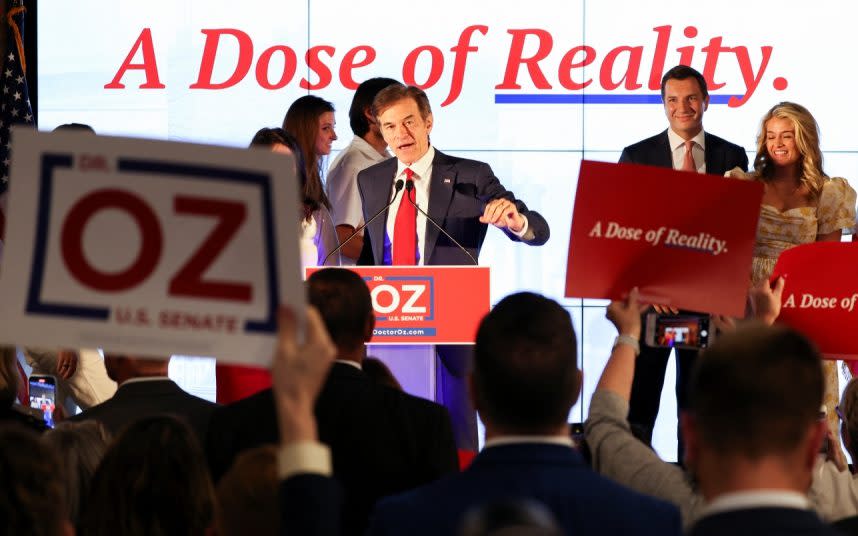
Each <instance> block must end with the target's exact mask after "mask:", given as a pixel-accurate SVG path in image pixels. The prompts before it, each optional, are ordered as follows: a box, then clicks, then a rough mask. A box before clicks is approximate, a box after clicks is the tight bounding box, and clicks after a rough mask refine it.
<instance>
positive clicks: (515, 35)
mask: <svg viewBox="0 0 858 536" xmlns="http://www.w3.org/2000/svg"><path fill="white" fill-rule="evenodd" d="M507 33H509V34H510V35H512V44H511V45H510V48H509V59H508V60H507V63H506V71H505V72H504V75H503V82H502V83H500V84H498V85H496V86H495V89H521V86H520V85H519V84H518V72H519V70H520V67H521V65H522V64H524V65H525V66H527V72H528V74H530V80H531V81H532V82H533V85H534V86H535V87H536V88H537V89H551V84H549V83H548V80H547V79H546V78H545V75H544V74H542V69H540V68H539V62H540V61H542V60H544V59H545V58H546V56H548V54H549V53H550V52H551V48H552V47H553V46H554V39H552V37H551V34H550V33H548V32H546V31H545V30H539V29H535V28H534V29H529V30H507ZM528 35H535V36H536V37H537V39H539V49H538V50H537V51H536V53H535V54H534V55H533V56H531V57H529V58H523V57H522V54H523V53H524V43H525V40H526V39H527V36H528Z"/></svg>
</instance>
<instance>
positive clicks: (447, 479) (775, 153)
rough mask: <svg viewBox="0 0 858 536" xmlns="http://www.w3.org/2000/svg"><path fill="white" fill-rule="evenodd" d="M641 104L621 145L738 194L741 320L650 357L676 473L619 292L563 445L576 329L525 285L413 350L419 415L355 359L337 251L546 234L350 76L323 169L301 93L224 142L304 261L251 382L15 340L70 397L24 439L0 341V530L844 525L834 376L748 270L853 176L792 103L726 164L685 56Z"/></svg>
mask: <svg viewBox="0 0 858 536" xmlns="http://www.w3.org/2000/svg"><path fill="white" fill-rule="evenodd" d="M661 93H662V98H663V101H664V108H665V113H666V116H667V119H668V123H669V128H668V129H667V130H665V131H664V132H662V133H660V134H658V135H656V136H653V137H652V138H648V139H646V140H643V141H641V142H639V143H636V144H633V145H630V146H628V147H626V149H625V150H624V151H623V153H622V156H621V158H620V161H621V162H632V163H638V164H647V165H653V166H661V167H665V168H673V169H676V170H682V171H686V172H689V173H710V174H718V175H725V176H727V177H732V178H735V179H739V180H751V181H759V182H761V183H762V184H763V186H764V196H763V200H762V203H763V205H762V208H761V215H760V221H759V226H758V229H757V244H756V247H755V250H754V259H753V266H750V267H749V271H748V303H749V307H748V311H747V315H746V318H742V319H734V318H727V317H723V316H713V317H712V323H713V326H716V327H717V329H718V330H719V332H720V334H719V336H718V337H717V339H716V341H715V343H714V344H712V345H711V346H710V347H708V348H707V349H706V350H704V351H703V352H701V353H700V354H699V355H698V352H697V351H691V350H687V349H684V350H678V351H677V354H676V355H677V360H678V373H677V387H676V393H677V399H678V406H679V409H680V411H681V413H680V415H679V422H680V426H679V430H678V440H679V442H680V445H681V448H680V452H681V455H680V456H681V459H680V462H679V463H669V462H667V461H664V460H662V459H661V458H660V457H659V456H658V454H657V453H656V452H655V451H654V450H653V449H652V447H651V446H650V444H649V443H650V441H651V437H652V428H653V425H654V423H655V419H656V415H657V413H658V405H659V398H660V393H661V389H662V386H663V382H664V371H665V368H666V363H667V360H668V355H669V353H670V348H662V347H650V346H648V345H646V344H645V342H644V341H643V340H642V337H641V333H642V330H643V326H644V322H645V318H646V313H648V312H652V311H653V310H655V312H657V313H659V314H671V313H677V312H678V311H675V310H672V309H671V308H670V307H668V306H664V305H661V304H647V303H641V301H640V300H639V295H638V291H637V289H635V288H633V289H629V292H628V297H627V298H626V299H625V300H622V301H614V302H612V303H611V305H610V306H609V307H608V308H607V318H608V320H609V321H610V322H611V323H612V324H613V325H614V326H615V327H616V330H617V338H616V340H615V343H614V345H613V347H612V349H611V351H610V355H609V356H608V360H607V363H606V365H605V368H604V370H603V371H602V372H601V377H600V379H599V382H598V384H597V387H596V390H595V392H594V394H593V396H592V399H591V400H590V401H589V406H588V413H589V414H588V418H587V421H586V423H585V426H584V436H583V439H582V440H581V441H575V440H573V437H572V435H571V433H570V427H569V423H568V422H567V421H568V416H569V412H570V409H571V408H572V406H573V405H574V404H575V403H576V402H577V401H578V399H579V398H580V396H581V388H582V375H581V371H580V369H579V367H578V361H577V353H578V345H579V342H578V341H579V338H580V337H583V336H584V335H585V334H581V333H578V334H576V332H575V330H574V329H573V324H572V319H571V317H570V315H569V312H568V311H567V310H566V309H565V308H564V307H563V306H562V305H561V304H559V303H557V302H556V301H554V300H552V299H550V298H548V297H545V296H541V295H538V294H534V293H529V292H520V293H516V294H512V295H510V296H507V297H505V298H504V299H502V300H501V301H500V302H499V303H497V304H496V305H495V306H494V307H493V308H492V309H491V311H490V312H489V313H488V314H486V315H485V317H484V318H483V319H482V320H481V322H480V325H479V329H478V331H477V334H476V342H475V345H474V346H473V347H472V348H470V347H467V348H461V347H453V348H446V349H445V348H441V349H439V358H440V363H441V364H442V366H441V367H440V369H441V371H440V373H439V374H441V376H439V378H438V381H439V382H440V383H441V384H443V385H444V386H445V388H446V391H444V393H443V395H442V396H440V397H439V398H440V402H443V404H440V403H435V402H431V401H428V400H424V399H422V398H419V397H415V396H412V395H410V394H407V393H405V392H403V390H402V387H401V386H400V385H399V383H398V381H397V379H396V377H395V376H394V375H393V374H392V373H391V372H390V370H389V369H387V368H386V367H385V366H384V364H383V363H382V362H380V361H378V360H374V359H373V358H371V357H369V356H367V350H366V343H367V342H368V341H369V340H370V339H371V338H372V333H373V328H374V326H375V314H374V311H373V308H372V299H371V296H370V291H369V288H368V287H367V284H366V283H365V282H364V280H363V279H362V278H361V277H360V276H358V275H357V274H356V273H355V272H352V271H350V270H347V269H342V268H338V267H337V266H342V265H350V264H355V263H358V264H379V265H381V264H411V265H415V264H427V265H429V264H441V265H449V264H454V265H455V264H475V263H476V259H477V258H478V257H479V252H480V248H481V246H482V243H483V240H484V238H485V235H486V233H487V229H488V227H489V226H494V227H497V228H498V229H500V230H501V231H503V232H504V233H505V234H506V235H507V236H508V237H509V238H510V240H511V241H513V242H522V243H524V244H527V245H532V246H539V245H541V244H544V243H545V242H546V241H547V240H548V238H549V235H550V230H549V224H548V222H546V221H545V219H544V218H543V217H542V216H541V215H540V214H539V213H538V212H536V211H534V210H531V209H529V208H528V207H527V206H526V205H525V204H524V203H523V202H522V201H521V200H519V199H517V198H516V197H515V196H514V195H513V194H512V193H511V192H509V191H508V190H506V189H505V188H504V187H503V186H502V185H501V183H500V181H499V180H498V179H497V177H495V175H494V173H493V172H492V170H491V168H490V167H489V166H488V165H487V164H485V163H482V162H477V161H474V160H467V159H462V158H457V157H453V156H450V155H446V154H444V153H442V152H441V151H438V150H437V149H435V148H434V146H433V145H432V143H431V142H430V133H431V131H432V127H433V121H434V118H433V116H432V112H431V106H430V104H429V100H428V98H427V97H426V95H425V93H423V92H422V91H421V90H419V89H418V88H414V87H408V86H404V85H402V84H400V83H398V82H396V81H395V80H392V79H387V78H376V79H371V80H368V81H366V82H364V83H363V84H361V85H360V86H359V88H358V90H357V92H356V94H355V97H354V101H353V103H352V107H351V109H350V111H349V117H350V124H351V127H352V130H353V132H354V134H355V137H354V139H353V140H352V141H351V143H350V144H349V145H348V147H347V148H346V150H345V151H343V152H342V153H340V154H339V155H338V157H337V158H336V159H335V160H334V161H333V163H332V164H331V166H330V169H329V172H328V176H327V181H326V180H324V179H325V177H324V176H325V173H324V164H325V163H326V158H325V157H326V156H327V155H329V154H330V152H331V144H332V142H333V141H334V140H336V139H337V135H336V133H335V129H334V108H333V106H332V105H331V103H329V102H327V101H325V100H324V99H322V98H320V97H317V96H313V95H308V96H305V97H301V98H300V99H298V100H296V101H295V102H294V103H293V104H292V106H290V107H289V110H288V112H287V113H286V116H285V119H284V121H283V124H282V128H263V129H261V130H259V131H258V132H257V133H256V135H255V136H254V137H253V139H252V141H251V142H250V145H251V147H256V148H257V150H260V149H261V150H270V151H273V152H279V153H286V154H290V155H291V156H292V158H293V160H292V161H293V162H294V165H295V170H294V171H295V174H296V176H297V177H298V183H299V186H300V189H301V196H300V203H301V205H300V207H298V211H297V214H298V215H299V221H296V232H297V233H299V236H300V241H299V243H300V247H301V258H302V264H303V265H305V266H315V265H319V266H330V267H326V268H323V269H321V270H318V271H315V272H313V273H312V275H310V276H309V277H308V278H307V281H306V288H307V302H308V305H307V307H306V311H303V313H304V314H305V316H306V322H305V326H304V333H303V334H299V333H298V332H297V331H298V329H299V328H298V322H297V321H296V318H297V314H296V313H297V312H296V311H295V310H294V309H292V308H290V307H283V308H281V310H280V312H279V325H280V330H279V334H278V344H277V349H276V352H275V355H274V356H273V364H272V367H271V371H270V375H269V374H267V373H266V374H265V375H264V378H263V379H261V380H259V383H258V385H256V388H255V389H253V390H252V391H255V392H253V393H252V394H251V393H249V392H247V391H245V392H244V393H243V394H249V395H250V396H243V395H242V396H241V397H235V398H236V400H229V401H225V400H223V399H221V398H220V397H219V401H222V402H225V403H221V404H215V403H212V402H208V401H206V400H202V399H200V398H197V397H195V396H192V395H190V394H188V393H186V392H184V391H183V390H182V389H181V388H179V386H178V385H176V384H175V383H174V382H173V381H172V380H170V379H169V378H168V377H167V359H166V358H165V359H158V358H152V357H143V356H134V355H114V354H110V353H108V354H107V355H106V356H105V357H104V359H103V360H102V359H101V356H100V355H99V354H98V352H97V351H94V350H91V351H90V350H86V351H83V350H82V351H79V352H69V351H53V350H41V349H33V348H31V349H22V350H21V351H22V352H23V354H24V355H25V356H26V361H28V362H30V363H31V364H32V365H33V366H34V368H35V367H36V366H38V367H41V368H42V369H46V370H47V372H49V373H51V374H54V375H56V376H57V378H58V381H59V383H60V385H61V386H62V388H63V389H66V391H65V392H67V393H68V394H69V395H71V396H72V397H73V398H74V400H75V402H76V403H77V404H78V405H79V406H80V407H81V408H82V409H83V411H82V412H80V413H78V414H76V415H75V414H73V412H70V414H69V415H67V416H63V415H62V414H61V415H59V417H58V419H57V420H58V421H60V422H59V424H57V425H56V427H55V428H53V429H49V428H48V427H47V426H46V425H45V422H44V421H43V420H42V419H41V418H40V416H39V415H37V414H33V413H31V412H29V411H27V408H26V407H24V406H25V405H26V404H24V406H22V405H21V404H20V403H19V402H20V398H21V393H20V389H19V388H20V387H21V384H22V382H23V381H25V378H23V377H22V374H21V367H20V364H19V362H18V361H19V358H18V351H17V350H16V349H15V348H11V347H7V348H2V349H0V423H2V426H0V482H3V486H4V491H5V493H4V494H0V534H16V535H23V534H38V535H42V534H44V535H53V534H72V533H74V532H75V531H76V532H77V533H79V534H130V535H136V534H139V535H144V534H146V535H149V534H165V535H166V534H171V535H172V534H177V535H178V534H212V533H213V534H222V535H229V534H247V533H253V534H302V535H303V534H308V535H313V534H318V535H336V534H343V535H356V534H370V535H388V534H390V535H394V534H408V535H410V536H416V535H421V534H426V535H438V534H463V535H469V536H470V535H473V536H476V535H488V534H533V535H559V534H666V535H669V534H683V533H687V534H693V535H709V534H725V533H728V532H732V533H735V534H755V535H756V534H832V535H833V534H843V533H846V534H853V533H854V534H858V481H856V480H855V478H854V477H853V476H852V473H851V471H850V468H849V467H848V465H847V463H846V460H845V457H844V456H843V453H842V451H841V446H840V445H841V440H842V445H843V447H844V448H845V449H846V450H847V452H848V453H849V454H850V456H852V457H853V459H855V458H854V456H856V455H858V381H854V382H851V383H850V384H849V385H847V387H846V389H845V391H844V393H843V397H842V399H840V398H839V397H838V395H837V393H838V386H837V384H836V380H835V378H836V376H835V375H834V371H833V364H832V362H830V361H826V360H823V359H822V358H821V356H820V354H819V352H818V351H817V350H816V348H815V347H814V345H813V343H812V342H811V341H809V340H808V339H807V338H805V337H804V336H803V335H801V334H799V333H797V332H796V331H794V330H791V329H789V328H786V327H783V326H779V325H778V324H777V318H778V315H779V313H780V307H781V297H782V296H781V295H782V293H783V289H784V280H783V279H778V280H776V281H774V282H771V281H770V276H771V274H772V270H773V267H774V264H775V261H776V259H777V257H778V255H779V254H780V253H781V252H782V251H784V250H785V249H787V248H789V247H792V246H795V245H798V244H802V243H808V242H813V241H823V240H840V239H841V237H842V234H843V233H844V231H845V232H849V230H851V229H852V228H853V226H854V224H855V205H856V195H855V191H854V190H853V189H852V188H851V187H850V186H849V184H848V182H847V181H846V180H845V179H842V178H836V177H835V178H831V177H828V176H827V175H826V174H825V172H824V170H823V167H822V153H821V150H820V144H819V129H818V126H817V125H816V122H815V120H814V119H813V116H812V115H811V114H810V112H809V111H808V110H807V109H805V108H804V107H803V106H801V105H798V104H795V103H789V102H784V103H779V104H777V105H775V106H774V107H772V109H771V110H769V112H768V113H767V114H766V115H765V116H764V117H763V119H762V121H761V124H760V133H759V137H758V141H757V147H756V156H755V158H754V165H753V169H752V170H751V171H750V172H749V171H748V163H749V162H748V158H747V155H746V153H745V151H744V149H743V148H741V147H739V146H737V145H735V144H732V143H729V142H727V141H726V140H723V139H721V138H718V137H717V136H714V135H712V134H710V133H708V132H704V130H703V122H702V120H703V114H704V112H705V111H706V109H707V107H708V103H709V94H708V91H707V87H706V81H705V79H704V78H703V76H701V75H700V73H698V72H697V71H695V70H694V69H692V68H690V67H686V66H677V67H675V68H673V69H670V70H669V71H667V73H665V75H664V78H663V80H662V89H661ZM388 149H389V151H390V152H388ZM391 153H392V154H391ZM378 216H380V217H378ZM85 352H86V353H85ZM235 374H240V370H238V369H233V370H230V369H227V368H224V369H221V370H219V372H218V375H219V379H218V381H219V383H220V382H221V376H223V377H224V378H227V377H229V376H230V375H235ZM242 378H246V377H244V376H243V377H242ZM248 381H250V380H248ZM253 381H256V380H253ZM821 409H824V410H823V411H821ZM475 414H478V415H479V417H480V420H481V421H482V422H483V423H484V426H485V446H484V448H483V449H482V450H481V451H479V452H475V451H476V448H475V441H474V435H475V424H474V421H475V419H474V415H475ZM63 417H65V418H63Z"/></svg>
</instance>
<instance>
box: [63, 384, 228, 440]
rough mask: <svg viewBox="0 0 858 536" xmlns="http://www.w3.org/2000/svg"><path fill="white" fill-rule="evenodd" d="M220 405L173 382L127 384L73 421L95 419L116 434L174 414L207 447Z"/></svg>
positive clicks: (73, 418)
mask: <svg viewBox="0 0 858 536" xmlns="http://www.w3.org/2000/svg"><path fill="white" fill-rule="evenodd" d="M216 407H217V405H216V404H214V403H212V402H209V401H208V400H203V399H202V398H198V397H196V396H194V395H192V394H189V393H186V392H185V391H183V390H182V388H181V387H179V386H178V385H176V383H175V382H174V381H172V380H147V381H143V382H132V383H123V384H122V385H120V386H119V389H117V390H116V394H114V395H113V397H112V398H110V399H108V400H105V401H104V402H102V403H101V404H98V405H97V406H93V407H91V408H89V409H88V410H86V411H84V412H83V413H79V414H78V415H76V416H74V417H72V418H71V419H69V420H72V421H83V420H87V419H94V420H96V421H99V422H101V423H102V424H103V425H104V426H105V427H106V428H107V429H108V430H109V431H110V433H112V434H114V435H115V434H116V433H118V432H119V430H121V429H122V427H123V426H125V425H126V424H129V423H131V422H132V421H136V420H137V419H141V418H143V417H151V416H154V415H161V414H170V415H175V416H177V417H179V418H181V419H184V421H185V422H186V423H188V424H189V425H190V427H191V429H192V430H193V431H194V433H195V434H196V436H197V438H198V439H199V441H200V445H204V444H205V443H204V441H205V438H206V428H208V423H209V419H210V418H211V415H212V412H213V411H214V409H215V408H216Z"/></svg>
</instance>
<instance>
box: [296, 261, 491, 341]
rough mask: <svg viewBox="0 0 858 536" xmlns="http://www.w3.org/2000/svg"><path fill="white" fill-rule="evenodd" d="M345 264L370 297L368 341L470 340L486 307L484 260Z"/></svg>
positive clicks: (488, 299) (487, 293) (486, 278)
mask: <svg viewBox="0 0 858 536" xmlns="http://www.w3.org/2000/svg"><path fill="white" fill-rule="evenodd" d="M349 269H350V270H352V271H354V272H356V273H357V274H358V275H360V276H361V277H362V278H363V279H364V281H366V284H367V286H368V287H369V292H370V296H371V297H372V306H373V309H374V310H375V315H376V316H375V320H376V322H375V329H374V330H373V337H372V341H370V342H371V344H471V343H473V342H474V338H475V336H476V334H477V327H478V326H479V324H480V320H482V318H483V316H485V314H486V313H488V312H489V306H490V296H489V290H490V289H489V268H488V267H486V266H354V267H349ZM316 270H317V269H316V268H310V269H308V270H307V273H308V275H309V274H311V273H313V272H314V271H316Z"/></svg>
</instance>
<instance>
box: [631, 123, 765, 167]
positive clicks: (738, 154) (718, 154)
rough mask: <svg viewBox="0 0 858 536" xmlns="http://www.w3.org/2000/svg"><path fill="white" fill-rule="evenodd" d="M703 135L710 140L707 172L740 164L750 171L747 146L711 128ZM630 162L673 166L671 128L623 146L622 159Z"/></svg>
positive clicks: (707, 141) (708, 142) (707, 148)
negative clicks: (739, 144)
mask: <svg viewBox="0 0 858 536" xmlns="http://www.w3.org/2000/svg"><path fill="white" fill-rule="evenodd" d="M703 137H704V143H705V144H706V151H705V155H706V173H708V174H710V175H723V174H724V173H726V172H727V171H729V170H731V169H733V168H734V167H736V166H738V167H740V168H742V171H748V155H747V153H745V149H743V148H742V147H739V146H738V145H736V144H735V143H730V142H729V141H727V140H725V139H722V138H719V137H718V136H715V135H714V134H709V133H708V132H704V133H703ZM628 162H630V163H632V164H644V165H647V166H658V167H666V168H672V167H673V156H672V152H671V150H670V141H669V139H668V137H667V130H665V131H664V132H662V133H661V134H656V135H655V136H653V137H651V138H647V139H645V140H643V141H639V142H637V143H635V144H634V145H629V146H628V147H626V148H625V149H623V153H622V154H621V155H620V163H621V164H623V163H628Z"/></svg>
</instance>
